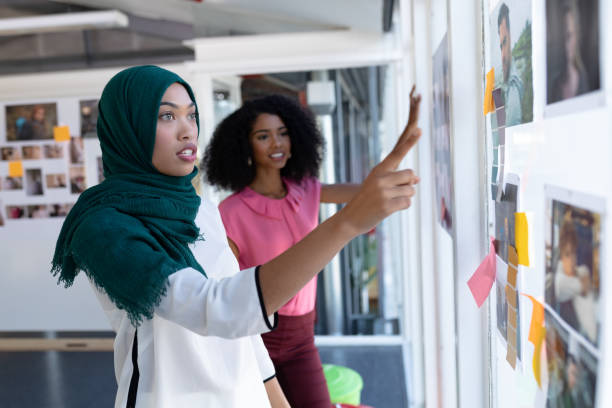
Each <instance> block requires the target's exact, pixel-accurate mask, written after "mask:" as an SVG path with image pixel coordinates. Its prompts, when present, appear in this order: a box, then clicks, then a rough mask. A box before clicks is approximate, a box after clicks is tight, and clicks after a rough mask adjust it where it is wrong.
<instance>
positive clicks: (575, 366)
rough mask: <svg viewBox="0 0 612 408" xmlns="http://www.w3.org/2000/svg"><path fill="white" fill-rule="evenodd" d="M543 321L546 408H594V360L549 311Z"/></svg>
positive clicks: (595, 381)
mask: <svg viewBox="0 0 612 408" xmlns="http://www.w3.org/2000/svg"><path fill="white" fill-rule="evenodd" d="M545 320H546V340H545V341H546V347H545V349H546V366H547V367H546V368H547V371H548V387H547V388H546V390H547V391H546V407H547V408H574V407H575V408H591V407H594V406H595V393H596V385H597V366H598V359H597V357H595V356H594V355H593V354H592V353H591V352H590V351H589V350H588V349H587V348H586V347H584V345H583V344H581V343H580V341H579V339H577V338H576V337H575V334H573V333H572V332H571V331H570V330H567V329H566V328H564V326H563V325H562V324H561V322H560V321H559V320H558V319H557V318H556V317H555V316H554V315H553V314H552V313H550V311H549V310H546V312H545Z"/></svg>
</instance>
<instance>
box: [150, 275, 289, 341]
mask: <svg viewBox="0 0 612 408" xmlns="http://www.w3.org/2000/svg"><path fill="white" fill-rule="evenodd" d="M168 280H169V282H170V284H169V286H168V289H167V292H166V296H164V297H163V299H162V300H161V302H160V304H159V305H158V306H157V308H156V309H155V313H156V314H158V315H159V316H161V317H163V318H164V319H166V320H169V321H172V322H174V323H176V324H179V325H181V326H183V327H185V328H186V329H188V330H191V331H193V332H195V333H198V334H201V335H204V336H218V337H222V338H237V337H244V336H252V335H255V334H260V333H265V332H268V331H270V330H273V329H274V328H275V327H276V325H277V323H278V314H277V313H274V314H273V315H272V316H266V315H265V312H264V310H265V309H264V303H263V300H262V298H261V290H260V288H259V271H258V268H249V269H245V270H244V271H240V272H239V273H237V274H235V275H234V276H232V277H229V278H224V279H221V280H215V279H209V278H206V277H205V276H204V275H202V274H201V273H200V272H198V271H196V270H195V269H193V268H185V269H181V270H179V271H177V272H175V273H173V274H172V275H170V277H169V278H168Z"/></svg>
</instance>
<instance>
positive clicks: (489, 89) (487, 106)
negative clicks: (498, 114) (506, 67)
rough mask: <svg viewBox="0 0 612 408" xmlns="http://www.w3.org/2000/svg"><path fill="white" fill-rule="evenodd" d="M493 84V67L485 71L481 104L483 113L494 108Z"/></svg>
mask: <svg viewBox="0 0 612 408" xmlns="http://www.w3.org/2000/svg"><path fill="white" fill-rule="evenodd" d="M494 84H495V69H494V68H491V70H490V71H489V72H487V81H486V86H485V96H484V102H483V106H482V110H483V112H484V115H486V114H487V113H489V112H493V111H494V110H495V102H493V85H494Z"/></svg>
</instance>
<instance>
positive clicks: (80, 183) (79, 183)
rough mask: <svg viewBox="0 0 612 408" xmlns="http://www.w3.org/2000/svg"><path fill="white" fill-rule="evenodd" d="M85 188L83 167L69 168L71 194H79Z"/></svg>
mask: <svg viewBox="0 0 612 408" xmlns="http://www.w3.org/2000/svg"><path fill="white" fill-rule="evenodd" d="M85 189H87V184H86V183H85V167H71V168H70V192H71V193H72V194H81V193H82V192H83V191H85Z"/></svg>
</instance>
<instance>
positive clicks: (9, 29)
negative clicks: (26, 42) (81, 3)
mask: <svg viewBox="0 0 612 408" xmlns="http://www.w3.org/2000/svg"><path fill="white" fill-rule="evenodd" d="M127 26H128V17H127V15H125V14H124V13H122V12H120V11H118V10H107V11H85V12H79V13H63V14H48V15H40V16H34V17H17V18H2V19H0V36H2V35H5V36H6V35H20V34H34V33H48V32H54V31H75V30H90V29H95V28H98V29H99V28H117V27H127Z"/></svg>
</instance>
